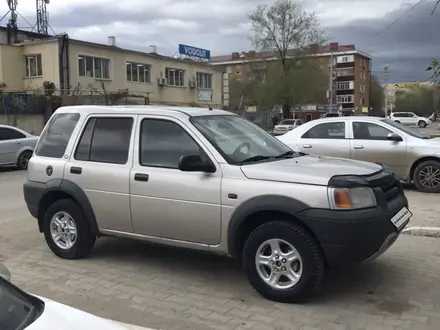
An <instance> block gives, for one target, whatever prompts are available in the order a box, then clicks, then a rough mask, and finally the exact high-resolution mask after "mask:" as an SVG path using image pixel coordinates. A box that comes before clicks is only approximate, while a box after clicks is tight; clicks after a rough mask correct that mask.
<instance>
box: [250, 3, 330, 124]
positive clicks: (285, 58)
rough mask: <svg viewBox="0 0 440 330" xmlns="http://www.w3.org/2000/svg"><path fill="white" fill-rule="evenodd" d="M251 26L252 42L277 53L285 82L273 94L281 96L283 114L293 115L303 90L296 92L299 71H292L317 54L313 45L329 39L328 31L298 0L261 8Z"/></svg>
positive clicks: (278, 85)
mask: <svg viewBox="0 0 440 330" xmlns="http://www.w3.org/2000/svg"><path fill="white" fill-rule="evenodd" d="M248 18H249V20H250V23H251V40H252V42H253V44H254V45H255V47H256V48H257V49H258V50H259V51H270V52H273V53H274V55H275V56H276V57H277V62H278V64H279V67H278V70H277V72H276V75H277V77H279V78H280V79H281V80H280V81H279V82H278V84H275V83H274V84H273V86H272V88H273V89H278V90H277V91H276V92H275V91H274V92H273V95H277V96H280V97H281V98H280V99H279V100H278V103H282V105H283V115H284V116H285V118H288V117H289V116H290V106H291V105H292V104H293V103H294V101H295V100H294V99H293V97H294V96H295V97H299V96H298V95H300V96H301V95H302V93H303V92H304V91H303V92H301V91H298V93H294V92H293V93H292V92H291V90H292V86H288V84H290V83H292V82H294V81H296V82H299V81H300V79H299V77H298V78H297V79H296V80H293V74H292V73H294V72H295V71H296V70H294V69H292V68H293V67H294V66H295V64H296V63H297V61H298V60H300V59H301V58H302V57H303V56H304V55H305V54H310V53H311V52H313V46H317V45H320V44H323V43H324V42H325V40H326V38H325V35H324V31H323V29H322V28H321V25H320V22H319V20H318V19H317V18H316V17H315V14H314V13H308V12H306V11H305V10H304V9H303V7H302V4H301V2H299V1H297V0H277V1H276V2H275V3H274V4H273V5H271V6H268V5H260V6H257V8H256V9H255V11H254V12H252V13H251V14H249V16H248ZM301 72H302V71H301Z"/></svg>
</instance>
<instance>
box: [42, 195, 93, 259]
mask: <svg viewBox="0 0 440 330" xmlns="http://www.w3.org/2000/svg"><path fill="white" fill-rule="evenodd" d="M57 212H66V213H68V214H69V215H70V216H71V217H72V218H73V221H74V222H75V225H76V230H77V237H76V241H75V243H74V244H73V246H72V247H71V248H70V249H62V248H60V247H59V246H58V245H57V244H56V243H55V242H54V240H53V239H52V235H51V232H50V221H51V219H52V217H53V216H54V215H55V214H56V213H57ZM43 232H44V237H45V239H46V243H47V245H48V246H49V248H50V249H51V250H52V252H53V253H54V254H55V255H57V256H58V257H60V258H63V259H80V258H84V257H86V256H87V255H88V254H89V253H90V251H91V250H92V248H93V246H94V245H95V241H96V236H95V235H93V234H92V232H91V230H90V226H89V224H88V222H87V219H86V217H85V215H84V212H83V210H82V209H81V207H80V206H79V205H78V204H77V203H76V202H75V201H74V200H72V199H60V200H58V201H56V202H54V203H53V204H52V205H50V206H49V208H48V209H47V211H46V214H45V215H44V219H43Z"/></svg>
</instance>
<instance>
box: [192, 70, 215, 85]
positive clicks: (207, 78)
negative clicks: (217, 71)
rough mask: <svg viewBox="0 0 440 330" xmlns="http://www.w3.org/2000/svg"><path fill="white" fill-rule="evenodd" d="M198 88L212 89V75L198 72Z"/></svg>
mask: <svg viewBox="0 0 440 330" xmlns="http://www.w3.org/2000/svg"><path fill="white" fill-rule="evenodd" d="M196 77H197V88H204V89H212V74H210V73H202V72H197V74H196Z"/></svg>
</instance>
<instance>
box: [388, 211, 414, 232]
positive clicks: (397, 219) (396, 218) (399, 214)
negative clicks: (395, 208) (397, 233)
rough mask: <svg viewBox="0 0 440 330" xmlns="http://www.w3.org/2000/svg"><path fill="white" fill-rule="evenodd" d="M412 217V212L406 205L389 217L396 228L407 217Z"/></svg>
mask: <svg viewBox="0 0 440 330" xmlns="http://www.w3.org/2000/svg"><path fill="white" fill-rule="evenodd" d="M411 217H412V213H411V212H410V210H408V209H407V208H406V207H404V208H403V209H401V210H400V211H399V212H397V214H396V215H395V216H394V217H392V218H391V222H392V223H393V224H394V226H396V227H397V228H400V227H401V226H402V225H403V224H404V223H405V222H406V221H407V220H408V219H409V218H411Z"/></svg>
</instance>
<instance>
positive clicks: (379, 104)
mask: <svg viewBox="0 0 440 330" xmlns="http://www.w3.org/2000/svg"><path fill="white" fill-rule="evenodd" d="M370 88H371V94H370V96H371V100H370V106H371V107H372V108H373V115H374V116H381V115H382V114H383V106H384V103H385V93H384V90H383V87H382V85H381V84H380V83H379V80H378V79H377V77H375V76H371V85H370Z"/></svg>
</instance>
